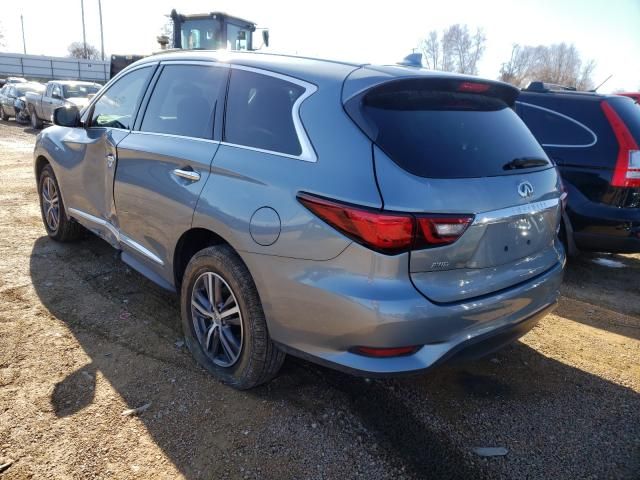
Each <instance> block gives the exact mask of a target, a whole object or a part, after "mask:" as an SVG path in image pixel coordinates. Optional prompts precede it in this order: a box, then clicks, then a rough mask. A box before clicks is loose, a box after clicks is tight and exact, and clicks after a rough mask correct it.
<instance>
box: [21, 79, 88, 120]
mask: <svg viewBox="0 0 640 480" xmlns="http://www.w3.org/2000/svg"><path fill="white" fill-rule="evenodd" d="M98 90H100V85H99V84H97V83H92V82H76V81H58V80H53V81H51V82H47V84H46V90H45V92H44V93H43V94H37V93H27V95H26V104H27V105H26V108H27V111H28V112H29V117H30V119H31V126H32V127H33V128H42V123H43V122H51V116H52V115H53V111H54V110H55V109H56V108H58V107H63V106H65V105H75V106H76V107H78V109H79V110H82V109H83V108H84V107H85V106H86V105H87V104H88V103H89V100H90V99H91V98H92V97H93V96H94V95H95V94H96V93H97V92H98Z"/></svg>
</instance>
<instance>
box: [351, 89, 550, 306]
mask: <svg viewBox="0 0 640 480" xmlns="http://www.w3.org/2000/svg"><path fill="white" fill-rule="evenodd" d="M515 95H517V91H515V89H512V88H511V87H508V86H506V85H503V84H498V83H491V82H486V83H485V82H481V81H477V80H473V81H467V80H464V81H463V80H456V79H451V78H448V79H446V78H444V79H433V78H429V79H411V80H395V81H393V82H388V83H386V84H382V85H380V86H377V87H374V88H372V89H370V90H369V91H368V92H366V93H365V94H363V95H361V97H360V99H359V100H357V101H358V102H359V109H358V110H359V114H357V113H356V114H354V111H353V109H351V113H352V115H354V116H355V118H356V121H357V123H360V124H361V125H366V126H365V127H364V129H365V131H367V132H368V134H369V135H370V137H371V138H372V139H373V141H374V143H375V145H374V162H375V168H376V176H377V179H378V183H379V186H380V191H381V194H382V197H383V202H384V209H385V210H391V211H394V210H395V211H403V212H416V213H420V214H424V215H426V216H427V217H433V219H434V221H433V222H432V226H431V228H433V231H429V232H423V233H424V236H425V237H428V236H432V237H433V238H434V242H433V244H432V245H430V246H429V247H428V248H421V249H418V250H413V251H412V252H411V260H410V270H411V276H412V280H413V282H414V284H415V285H416V287H417V288H418V289H419V290H420V291H421V292H422V293H423V294H424V295H425V296H427V297H428V298H430V299H431V300H433V301H435V302H442V303H448V302H456V301H461V300H466V299H470V298H473V297H477V296H481V295H485V294H488V293H492V292H495V291H499V290H502V289H504V288H508V287H510V286H512V285H515V284H517V283H520V282H522V281H525V280H528V279H530V278H533V277H535V276H536V275H538V274H541V273H543V272H545V271H547V270H548V269H550V268H552V267H554V266H556V265H557V264H558V261H559V258H560V257H561V256H562V253H561V250H558V248H561V247H558V245H557V242H556V237H557V228H558V225H559V218H560V210H561V206H560V201H559V197H560V191H559V188H558V187H559V184H558V176H557V172H556V169H555V167H554V166H553V164H552V163H551V162H550V161H549V160H548V158H547V156H546V154H545V153H544V151H543V150H542V148H541V147H540V145H539V144H538V143H537V142H536V140H535V138H534V137H533V136H532V135H531V133H530V132H529V130H528V129H527V128H526V126H525V125H524V124H523V123H522V121H521V120H520V119H519V118H518V116H517V115H516V113H515V112H514V111H513V109H512V106H513V102H514V99H515ZM348 110H349V108H348ZM358 115H360V118H359V119H358ZM364 122H366V124H365V123H364ZM443 216H444V218H448V217H450V216H454V217H457V216H459V217H460V218H463V217H464V216H471V217H472V220H471V221H470V224H469V226H468V228H466V229H465V230H463V232H464V233H462V234H461V235H460V236H459V237H458V238H455V239H454V240H453V241H444V242H440V240H442V239H446V236H447V234H446V232H445V233H444V234H443V233H442V232H440V231H439V227H437V223H438V221H439V220H438V219H440V218H443ZM447 228H449V227H447Z"/></svg>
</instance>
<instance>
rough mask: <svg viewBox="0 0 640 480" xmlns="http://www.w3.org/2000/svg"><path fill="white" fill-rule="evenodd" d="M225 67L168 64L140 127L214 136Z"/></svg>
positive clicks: (223, 84)
mask: <svg viewBox="0 0 640 480" xmlns="http://www.w3.org/2000/svg"><path fill="white" fill-rule="evenodd" d="M227 73H228V70H227V68H226V67H214V66H205V65H167V66H165V67H164V69H163V70H162V73H161V74H160V78H159V79H158V82H157V83H156V86H155V87H154V89H153V93H152V94H151V99H150V100H149V104H148V106H147V109H146V111H145V114H144V119H143V120H142V125H141V127H140V130H142V131H143V132H155V133H169V134H173V135H184V136H187V137H198V138H209V139H210V138H213V120H214V114H215V110H216V102H217V100H218V96H219V95H220V90H221V89H222V88H224V86H226V80H227Z"/></svg>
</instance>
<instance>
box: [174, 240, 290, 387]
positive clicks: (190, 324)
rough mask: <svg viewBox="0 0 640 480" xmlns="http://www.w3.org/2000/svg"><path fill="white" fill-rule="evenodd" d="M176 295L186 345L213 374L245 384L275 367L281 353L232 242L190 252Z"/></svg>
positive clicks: (275, 370)
mask: <svg viewBox="0 0 640 480" xmlns="http://www.w3.org/2000/svg"><path fill="white" fill-rule="evenodd" d="M180 301H181V312H182V329H183V331H184V336H185V342H186V344H187V347H188V348H189V350H190V351H191V353H192V354H193V356H194V358H195V359H196V361H197V362H198V363H199V364H200V365H201V366H203V367H204V368H206V369H207V370H208V371H209V372H210V373H211V374H212V375H213V376H215V377H216V378H218V379H219V380H221V381H222V382H223V383H226V384H228V385H230V386H232V387H234V388H237V389H241V390H243V389H247V388H252V387H255V386H257V385H260V384H261V383H265V382H267V381H269V380H271V379H272V378H273V377H274V376H275V375H276V374H277V373H278V370H279V369H280V366H281V365H282V362H283V361H284V357H285V355H284V353H283V352H281V351H280V350H278V348H277V347H276V346H275V345H274V343H273V341H272V340H271V337H270V336H269V331H268V329H267V323H266V320H265V317H264V312H263V310H262V304H261V303H260V297H259V296H258V292H257V290H256V286H255V284H254V282H253V279H252V278H251V274H250V273H249V271H248V270H247V267H246V266H245V265H244V263H243V262H242V260H241V259H240V257H238V255H237V254H236V253H235V252H234V251H233V249H231V247H229V246H228V245H218V246H214V247H209V248H205V249H204V250H201V251H200V252H198V253H196V254H195V255H194V257H193V258H192V259H191V261H190V262H189V265H188V266H187V269H186V272H185V274H184V277H183V282H182V291H181V296H180Z"/></svg>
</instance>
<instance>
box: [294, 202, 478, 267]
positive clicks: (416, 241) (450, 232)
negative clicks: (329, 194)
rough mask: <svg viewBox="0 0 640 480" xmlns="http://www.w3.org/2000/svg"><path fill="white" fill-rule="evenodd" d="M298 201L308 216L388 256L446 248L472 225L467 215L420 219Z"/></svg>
mask: <svg viewBox="0 0 640 480" xmlns="http://www.w3.org/2000/svg"><path fill="white" fill-rule="evenodd" d="M298 200H299V201H300V203H302V204H303V205H304V206H305V207H307V208H308V209H309V210H310V211H311V212H313V213H314V214H315V215H317V216H318V217H319V218H321V219H322V220H324V221H325V222H327V223H328V224H329V225H331V226H332V227H333V228H335V229H336V230H338V231H340V232H342V233H343V234H344V235H346V236H347V237H349V238H351V239H352V240H354V241H356V242H358V243H360V244H362V245H364V246H366V247H368V248H371V249H372V250H376V251H378V252H382V253H387V254H390V255H394V254H398V253H402V252H406V251H408V250H411V249H421V248H429V247H438V246H442V245H449V244H451V243H453V242H455V241H456V240H457V239H458V238H460V237H461V236H462V234H463V233H464V232H465V230H466V229H467V227H468V226H469V225H470V224H471V221H472V220H473V216H470V215H421V214H410V213H396V212H384V211H380V210H374V209H369V208H365V207H359V206H355V205H350V204H345V203H341V202H336V201H335V200H328V199H325V198H320V197H316V196H315V195H310V194H308V193H301V194H299V195H298Z"/></svg>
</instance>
